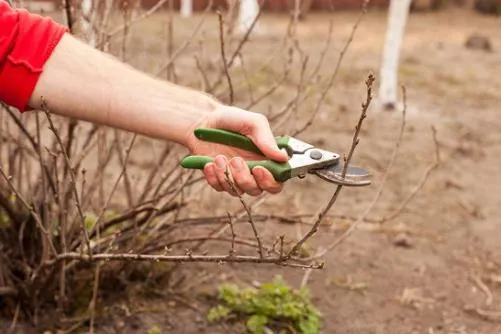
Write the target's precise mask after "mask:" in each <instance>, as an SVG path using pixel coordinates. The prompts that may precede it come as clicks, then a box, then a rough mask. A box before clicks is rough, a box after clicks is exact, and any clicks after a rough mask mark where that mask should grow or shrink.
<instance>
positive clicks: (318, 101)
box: [293, 0, 370, 136]
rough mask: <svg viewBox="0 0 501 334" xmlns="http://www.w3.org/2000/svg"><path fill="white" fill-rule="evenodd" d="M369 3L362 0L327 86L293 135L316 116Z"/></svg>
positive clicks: (303, 128)
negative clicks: (356, 17) (358, 12)
mask: <svg viewBox="0 0 501 334" xmlns="http://www.w3.org/2000/svg"><path fill="white" fill-rule="evenodd" d="M369 3H370V0H364V2H363V4H362V10H361V12H360V15H359V16H358V19H357V21H356V22H355V24H354V25H353V28H352V30H351V33H350V36H349V37H348V40H347V41H346V43H345V45H344V47H343V49H342V50H341V53H340V54H339V58H338V61H337V63H336V67H335V68H334V71H333V72H332V74H331V76H330V78H329V82H328V83H327V87H326V88H325V89H324V90H323V92H322V93H321V95H320V98H319V99H318V100H317V103H316V105H315V108H314V109H313V112H312V113H311V116H310V118H309V119H308V121H307V122H306V123H305V124H304V125H303V126H302V127H301V128H300V129H298V130H297V131H296V132H295V133H294V134H293V135H294V136H297V135H298V134H300V133H302V132H304V131H305V130H306V129H307V128H308V127H310V125H311V124H312V123H313V120H314V119H315V117H316V116H317V114H318V111H319V110H320V107H321V106H322V104H323V102H324V100H325V98H326V97H327V93H328V92H329V91H330V88H331V87H332V86H333V85H334V80H335V79H336V77H337V74H338V72H339V69H340V68H341V63H342V61H343V59H344V56H345V55H346V52H347V51H348V48H349V47H350V45H351V42H352V41H353V38H354V37H355V33H356V31H357V29H358V26H359V25H360V23H361V22H362V18H363V17H364V15H365V14H366V13H367V7H368V5H369Z"/></svg>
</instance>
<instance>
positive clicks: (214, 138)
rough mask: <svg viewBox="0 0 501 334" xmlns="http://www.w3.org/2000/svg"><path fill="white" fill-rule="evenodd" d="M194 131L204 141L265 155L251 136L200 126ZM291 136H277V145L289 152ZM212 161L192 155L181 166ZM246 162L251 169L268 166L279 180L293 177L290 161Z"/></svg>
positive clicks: (187, 166) (195, 167)
mask: <svg viewBox="0 0 501 334" xmlns="http://www.w3.org/2000/svg"><path fill="white" fill-rule="evenodd" d="M194 133H195V136H196V137H197V138H198V139H200V140H203V141H207V142H213V143H218V144H223V145H228V146H232V147H236V148H240V149H243V150H246V151H249V152H253V153H256V154H260V155H263V156H264V154H263V153H262V152H261V150H260V149H259V148H258V147H257V146H256V145H255V144H254V143H253V142H252V140H251V139H250V138H249V137H246V136H244V135H241V134H239V133H236V132H232V131H227V130H222V129H207V128H199V129H196V130H195V132H194ZM289 138H290V137H287V136H283V137H276V138H275V140H276V142H277V146H278V147H279V148H281V149H286V150H287V151H288V152H289V149H290V148H289ZM212 161H213V159H212V158H211V157H208V156H203V155H190V156H188V157H186V158H184V159H183V160H182V161H181V166H182V167H184V168H188V169H203V168H204V166H205V165H206V164H207V163H210V162H212ZM246 162H247V166H248V167H249V168H250V169H252V168H254V167H256V166H261V167H264V168H266V169H267V170H269V171H270V172H271V174H272V175H273V177H274V178H275V180H276V181H277V182H285V181H287V180H288V179H290V178H291V166H290V164H289V163H288V162H284V163H278V162H275V161H272V160H249V161H246Z"/></svg>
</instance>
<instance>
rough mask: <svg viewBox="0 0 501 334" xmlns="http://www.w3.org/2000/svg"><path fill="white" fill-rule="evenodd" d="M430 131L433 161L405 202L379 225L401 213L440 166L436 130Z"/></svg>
mask: <svg viewBox="0 0 501 334" xmlns="http://www.w3.org/2000/svg"><path fill="white" fill-rule="evenodd" d="M431 129H432V131H433V142H434V144H435V160H434V161H433V163H432V164H431V165H430V166H429V167H428V168H427V169H426V171H425V172H424V173H423V176H422V177H421V179H420V180H419V182H418V183H417V185H416V186H415V187H414V189H413V190H412V191H411V192H410V193H409V195H408V196H407V197H406V198H405V200H404V201H403V202H402V203H400V205H399V206H398V208H397V209H396V210H395V211H393V212H392V213H390V214H389V215H387V216H384V217H383V218H382V219H381V221H380V223H385V222H387V221H390V220H392V219H394V218H395V217H397V216H398V215H399V214H400V213H401V212H402V211H403V209H404V208H405V207H406V206H407V205H408V204H409V202H410V201H411V200H412V199H413V198H414V197H415V196H416V194H417V193H418V192H419V191H420V190H421V188H423V186H424V184H425V183H426V181H427V180H428V178H429V176H430V174H431V172H433V171H434V170H435V169H436V168H438V166H439V165H440V152H439V145H438V140H437V130H436V129H435V127H434V126H432V127H431Z"/></svg>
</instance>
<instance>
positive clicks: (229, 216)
mask: <svg viewBox="0 0 501 334" xmlns="http://www.w3.org/2000/svg"><path fill="white" fill-rule="evenodd" d="M228 224H229V225H230V230H231V249H230V255H234V254H235V239H236V237H237V236H236V234H235V231H234V230H233V219H232V218H231V214H230V213H229V212H228Z"/></svg>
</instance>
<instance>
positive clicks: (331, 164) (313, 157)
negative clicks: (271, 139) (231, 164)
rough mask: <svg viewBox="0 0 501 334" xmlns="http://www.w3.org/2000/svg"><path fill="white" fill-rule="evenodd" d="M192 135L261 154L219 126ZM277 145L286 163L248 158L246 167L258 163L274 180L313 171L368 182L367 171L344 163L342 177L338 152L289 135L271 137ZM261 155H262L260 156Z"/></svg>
mask: <svg viewBox="0 0 501 334" xmlns="http://www.w3.org/2000/svg"><path fill="white" fill-rule="evenodd" d="M194 134H195V136H196V137H197V138H198V139H200V140H203V141H207V142H213V143H218V144H223V145H228V146H232V147H235V148H240V149H243V150H246V151H249V152H253V153H256V154H260V155H263V153H262V152H261V150H260V149H259V148H258V147H257V146H256V145H255V144H254V143H253V142H252V140H251V139H250V138H248V137H246V136H244V135H241V134H239V133H236V132H232V131H227V130H222V129H207V128H198V129H196V130H195V131H194ZM275 140H276V143H277V146H278V147H279V148H280V149H283V150H285V151H286V152H287V154H288V156H289V159H288V161H287V162H276V161H273V160H248V161H246V163H247V166H248V167H249V168H250V169H252V168H254V167H256V166H262V167H264V168H266V169H267V170H269V171H270V172H271V174H272V175H273V177H274V178H275V180H276V181H277V182H280V183H283V182H285V181H287V180H289V179H291V178H294V177H299V178H304V177H305V176H306V175H307V174H314V175H316V176H318V177H320V178H321V179H323V180H324V181H327V182H331V183H335V184H338V185H344V186H367V185H369V184H371V175H370V174H369V172H368V171H366V170H364V169H362V168H360V167H355V166H351V165H348V168H347V169H346V174H345V176H344V177H343V169H344V162H343V161H342V160H341V158H340V154H338V153H336V152H330V151H326V150H323V149H320V148H317V147H315V146H313V145H311V144H309V143H306V142H304V141H301V140H299V139H297V138H294V137H290V136H279V137H275ZM263 156H264V155H263ZM212 161H213V158H211V157H208V156H202V155H190V156H187V157H185V158H184V159H183V160H182V161H181V166H182V167H184V168H188V169H203V168H204V166H205V165H206V164H207V163H209V162H212Z"/></svg>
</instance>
